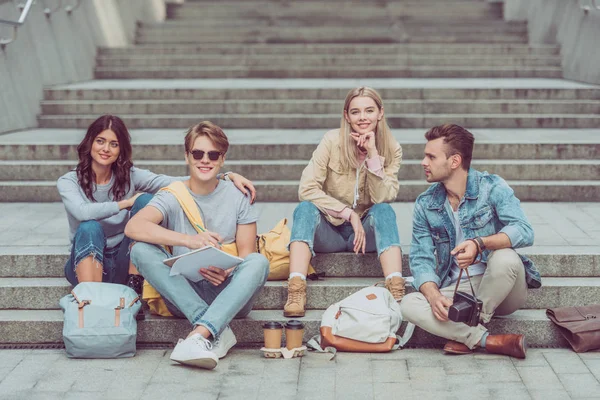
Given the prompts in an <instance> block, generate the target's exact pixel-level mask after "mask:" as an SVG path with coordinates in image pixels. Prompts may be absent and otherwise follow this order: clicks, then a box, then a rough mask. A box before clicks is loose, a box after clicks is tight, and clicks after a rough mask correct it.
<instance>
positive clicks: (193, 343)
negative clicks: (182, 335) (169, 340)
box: [171, 333, 219, 369]
mask: <svg viewBox="0 0 600 400" xmlns="http://www.w3.org/2000/svg"><path fill="white" fill-rule="evenodd" d="M212 348H213V345H212V343H211V342H210V341H209V340H207V339H205V338H204V337H203V336H202V335H200V334H199V333H195V334H193V335H192V336H190V337H189V338H187V339H185V340H184V339H179V341H178V342H177V346H175V348H174V349H173V352H172V353H171V360H173V361H176V362H178V363H180V364H185V365H190V366H192V367H198V368H206V369H213V368H215V367H216V366H217V364H218V363H219V359H218V358H217V356H216V355H215V353H214V352H213V351H212Z"/></svg>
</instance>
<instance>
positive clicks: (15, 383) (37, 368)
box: [0, 354, 52, 394]
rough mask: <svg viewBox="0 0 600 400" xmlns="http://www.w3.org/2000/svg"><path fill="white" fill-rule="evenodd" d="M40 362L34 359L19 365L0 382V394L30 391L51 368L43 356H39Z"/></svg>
mask: <svg viewBox="0 0 600 400" xmlns="http://www.w3.org/2000/svg"><path fill="white" fill-rule="evenodd" d="M39 356H40V360H37V359H36V358H35V357H32V359H29V360H27V359H25V360H23V361H21V362H20V363H19V365H17V366H16V367H15V368H14V369H13V370H12V371H11V372H10V373H9V374H8V375H7V376H6V377H5V378H4V379H3V380H2V382H0V393H7V394H10V393H14V392H18V391H21V390H27V389H32V388H33V387H34V386H35V385H36V383H37V382H38V380H39V379H41V378H42V377H43V376H44V375H45V374H46V373H47V371H48V370H49V369H50V368H51V365H52V362H51V361H50V360H49V358H48V357H46V355H45V354H40V355H39Z"/></svg>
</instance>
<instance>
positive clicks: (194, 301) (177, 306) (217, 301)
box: [131, 242, 269, 338]
mask: <svg viewBox="0 0 600 400" xmlns="http://www.w3.org/2000/svg"><path fill="white" fill-rule="evenodd" d="M169 257H170V256H169V254H167V252H166V251H165V250H164V249H163V248H162V247H160V246H155V245H152V244H148V243H142V242H138V243H136V244H134V245H133V247H132V249H131V261H132V262H133V265H135V266H136V268H137V269H138V271H139V272H140V274H142V275H143V276H144V278H145V279H146V280H147V281H148V282H149V283H150V284H151V285H152V286H153V287H154V289H156V290H157V291H158V293H160V295H161V296H162V298H163V300H164V301H165V304H166V305H167V308H168V309H169V311H171V314H173V315H174V316H176V317H185V318H187V320H188V321H190V322H191V323H192V325H194V326H197V325H201V326H204V327H205V328H206V329H208V330H209V332H210V333H211V334H212V336H213V338H217V337H218V336H219V334H220V333H221V332H222V331H223V329H224V328H225V327H226V326H227V325H228V324H229V322H231V320H232V319H233V318H243V317H245V316H247V315H248V314H249V313H250V311H251V310H252V305H253V304H254V301H255V300H256V297H257V296H258V293H259V292H260V290H261V289H262V287H263V286H264V284H265V282H266V281H267V277H268V276H269V261H267V259H266V258H265V257H264V256H263V255H262V254H258V253H252V254H250V255H248V256H247V257H246V258H245V259H244V261H243V262H242V263H241V264H239V265H238V266H237V267H235V269H234V270H233V272H232V273H231V275H229V277H228V278H227V279H226V280H225V282H223V283H222V284H220V285H219V286H214V285H213V284H212V283H210V282H208V281H206V280H204V279H203V280H200V281H198V282H191V281H189V280H187V279H186V278H185V277H184V276H183V275H175V276H170V275H169V273H170V272H171V269H170V268H169V267H167V266H166V265H165V264H163V260H164V259H166V258H169Z"/></svg>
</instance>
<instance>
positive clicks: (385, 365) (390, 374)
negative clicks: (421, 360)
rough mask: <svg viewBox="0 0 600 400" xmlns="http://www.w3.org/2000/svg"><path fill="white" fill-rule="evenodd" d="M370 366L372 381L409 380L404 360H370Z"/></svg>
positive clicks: (392, 381) (395, 381)
mask: <svg viewBox="0 0 600 400" xmlns="http://www.w3.org/2000/svg"><path fill="white" fill-rule="evenodd" d="M371 368H372V374H373V382H374V383H397V382H408V380H409V376H408V364H407V363H406V360H371ZM376 397H377V396H376Z"/></svg>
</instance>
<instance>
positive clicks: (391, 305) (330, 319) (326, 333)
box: [307, 286, 415, 354]
mask: <svg viewBox="0 0 600 400" xmlns="http://www.w3.org/2000/svg"><path fill="white" fill-rule="evenodd" d="M401 323H402V313H401V312H400V305H399V304H398V303H397V302H396V300H394V297H393V296H392V294H391V293H390V292H389V291H388V290H387V289H385V288H382V287H377V286H370V287H366V288H364V289H361V290H359V291H358V292H356V293H354V294H352V295H350V296H348V297H346V298H345V299H344V300H342V301H339V302H337V303H335V304H333V305H331V306H329V308H327V310H325V312H324V313H323V318H322V320H321V329H320V332H321V334H320V335H316V336H314V337H313V338H312V339H310V341H309V342H308V343H307V344H308V347H310V348H312V349H314V350H317V351H321V352H326V351H327V352H331V353H334V354H335V352H336V350H338V351H350V352H366V353H378V352H387V351H391V350H396V349H398V348H400V347H403V346H404V345H405V344H406V342H408V340H409V339H410V338H411V336H412V334H413V331H414V329H415V326H414V325H413V324H411V323H409V324H408V325H407V326H406V329H405V331H404V335H403V336H398V335H397V334H396V332H397V331H398V329H400V325H401Z"/></svg>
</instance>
